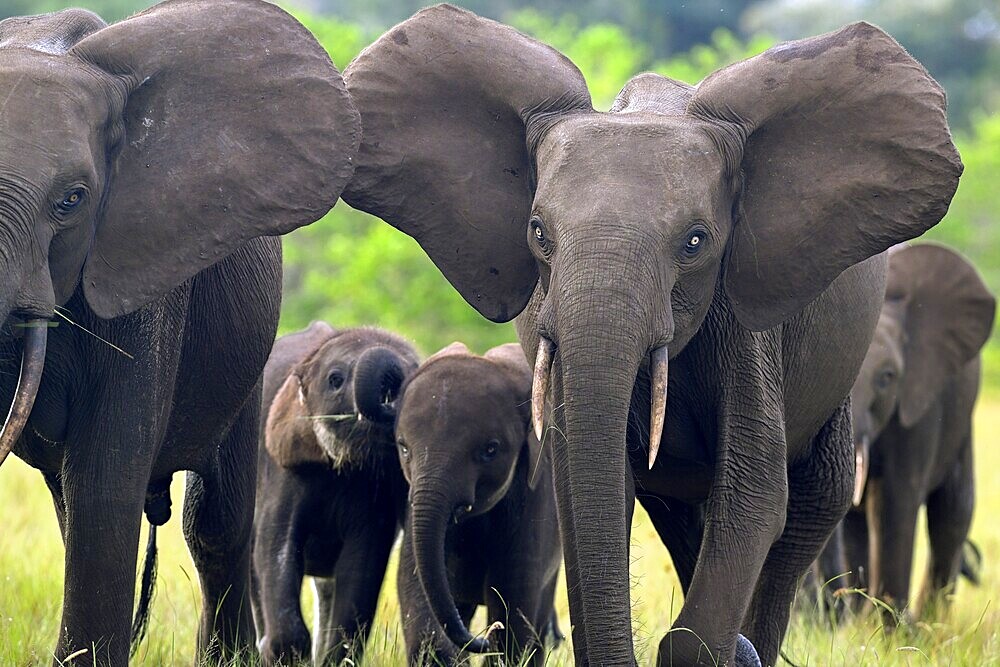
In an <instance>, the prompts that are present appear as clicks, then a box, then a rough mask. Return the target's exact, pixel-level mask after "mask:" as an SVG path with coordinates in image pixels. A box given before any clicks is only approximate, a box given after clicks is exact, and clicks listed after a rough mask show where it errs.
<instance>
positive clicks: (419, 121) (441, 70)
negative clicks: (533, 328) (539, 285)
mask: <svg viewBox="0 0 1000 667" xmlns="http://www.w3.org/2000/svg"><path fill="white" fill-rule="evenodd" d="M344 76H345V79H346V81H347V88H348V90H349V91H350V93H351V96H352V98H353V99H354V103H355V104H356V105H357V108H358V111H359V112H360V113H361V118H362V124H363V126H364V132H363V137H362V142H361V149H360V152H359V154H358V160H357V171H356V173H355V175H354V179H353V180H352V181H351V183H350V185H349V186H348V188H347V189H346V190H345V192H344V200H345V201H346V202H347V203H349V204H350V205H351V206H354V207H355V208H359V209H361V210H364V211H367V212H368V213H371V214H373V215H376V216H378V217H380V218H382V219H383V220H385V221H386V222H388V223H389V224H391V225H392V226H394V227H396V228H397V229H400V230H402V231H403V232H406V233H407V234H409V235H410V236H412V237H413V238H415V239H416V240H417V242H419V243H420V245H421V246H422V247H423V249H424V251H425V252H426V253H427V254H428V255H429V256H430V258H431V260H433V262H434V263H435V264H436V265H437V266H438V268H439V269H440V270H441V272H442V273H443V274H444V276H445V278H447V279H448V281H449V282H451V284H452V285H453V286H454V287H455V289H457V290H458V292H459V293H460V294H461V295H462V296H463V297H464V298H465V300H466V301H468V302H469V303H470V304H471V305H472V306H473V307H474V308H475V309H476V310H478V311H479V312H480V313H482V314H483V315H484V316H486V317H487V318H489V319H491V320H493V321H494V322H505V321H507V320H509V319H511V318H513V317H514V316H515V315H517V314H518V313H519V312H521V310H522V309H523V308H524V306H525V304H526V303H527V302H528V298H529V297H530V296H531V292H532V290H533V289H534V286H535V282H536V280H537V278H538V271H537V267H536V264H535V260H534V259H533V257H532V255H531V253H530V251H529V250H528V245H527V224H528V218H529V216H530V210H531V202H532V198H533V196H534V184H533V182H532V181H533V177H532V171H533V167H534V165H533V160H532V156H531V154H530V152H529V149H528V146H527V132H526V124H527V123H528V122H530V121H532V120H534V119H538V118H540V117H543V116H545V117H551V116H552V115H554V114H558V113H565V112H569V111H573V110H577V111H579V110H587V111H592V107H591V104H590V94H589V93H588V91H587V86H586V83H585V82H584V80H583V76H582V75H581V74H580V71H579V70H578V69H577V68H576V67H575V66H574V65H573V63H571V62H570V61H569V60H568V59H567V58H566V57H565V56H563V55H562V54H560V53H559V52H557V51H555V50H554V49H552V48H550V47H548V46H546V45H544V44H541V43H539V42H537V41H535V40H533V39H531V38H529V37H526V36H525V35H522V34H521V33H519V32H517V31H516V30H514V29H513V28H510V27H508V26H504V25H501V24H499V23H496V22H494V21H490V20H487V19H483V18H480V17H479V16H476V15H475V14H473V13H471V12H468V11H465V10H462V9H458V8H456V7H452V6H450V5H437V6H435V7H431V8H429V9H425V10H423V11H421V12H418V13H417V14H415V15H414V16H413V17H412V18H410V19H408V20H406V21H404V22H403V23H401V24H399V25H397V26H396V27H395V28H393V29H392V30H390V31H389V32H387V33H386V34H384V35H383V36H382V37H381V38H380V39H379V40H378V41H377V42H375V43H374V44H372V45H371V46H369V47H368V48H367V49H365V51H363V52H362V53H361V55H359V56H358V57H357V58H356V59H355V60H354V62H352V63H351V64H350V66H348V68H347V70H346V71H345V73H344Z"/></svg>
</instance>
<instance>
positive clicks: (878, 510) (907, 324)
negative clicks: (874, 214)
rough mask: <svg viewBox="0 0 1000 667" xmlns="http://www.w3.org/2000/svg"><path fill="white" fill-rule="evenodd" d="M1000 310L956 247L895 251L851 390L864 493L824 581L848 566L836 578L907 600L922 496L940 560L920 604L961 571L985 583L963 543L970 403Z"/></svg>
mask: <svg viewBox="0 0 1000 667" xmlns="http://www.w3.org/2000/svg"><path fill="white" fill-rule="evenodd" d="M995 309H996V303H995V299H994V297H993V295H992V294H990V292H989V291H988V289H987V288H986V286H985V284H984V283H983V281H982V278H980V276H979V275H978V274H977V273H976V271H975V269H974V268H973V267H972V265H971V264H969V262H968V261H967V260H965V259H964V258H962V257H961V256H960V255H959V254H958V253H956V252H954V251H952V250H950V249H948V248H945V247H943V246H938V245H934V244H913V245H909V246H906V247H903V248H900V249H896V250H894V251H893V252H892V253H891V254H890V262H889V283H888V289H887V292H886V301H885V304H884V305H883V307H882V313H881V316H880V317H879V321H878V327H877V329H876V331H875V338H874V340H873V341H872V344H871V347H870V348H869V349H868V353H867V355H866V356H865V360H864V364H863V365H862V367H861V371H860V373H859V374H858V378H857V380H856V381H855V383H854V388H853V389H852V390H851V401H852V410H853V424H854V443H855V451H856V458H857V461H858V467H859V469H860V471H861V473H862V476H861V477H860V478H859V482H858V484H859V486H858V487H857V490H858V492H859V493H860V492H861V491H862V490H863V495H861V496H860V497H859V496H856V499H857V500H858V501H859V506H858V507H856V508H854V509H853V510H852V511H851V512H850V513H849V514H848V515H847V517H845V519H844V522H843V524H842V526H841V527H840V529H839V530H838V533H837V534H835V535H834V538H833V539H831V542H830V544H829V545H828V546H827V547H826V549H825V550H824V557H823V559H822V561H821V568H820V570H821V573H822V574H821V578H822V580H823V581H826V580H828V579H831V578H833V577H836V576H837V575H840V574H843V573H845V572H849V573H851V574H850V575H849V576H847V577H845V578H843V579H838V580H837V581H836V583H835V584H833V586H834V587H835V588H837V587H841V586H848V587H850V586H857V587H863V588H866V589H868V592H869V594H871V595H873V596H875V597H878V598H880V599H882V600H884V601H885V602H886V603H888V604H889V606H890V607H891V608H893V609H894V610H896V611H897V612H901V611H904V610H908V607H909V605H910V602H911V600H910V578H911V572H912V567H913V549H914V541H915V539H916V523H917V513H918V511H919V510H920V508H921V507H922V506H925V507H926V508H927V529H928V533H929V536H930V565H929V570H928V574H927V580H926V582H925V584H924V587H923V590H922V593H921V599H920V600H919V604H918V605H917V607H918V608H919V609H926V608H927V607H928V606H934V605H935V603H937V602H939V601H941V600H945V599H946V595H947V593H949V592H951V591H952V590H953V589H954V586H955V581H956V579H957V577H958V576H959V574H960V573H961V574H965V575H966V576H967V577H969V578H970V579H971V580H973V581H975V578H976V572H975V569H976V566H977V563H975V562H974V561H975V547H974V546H973V547H972V549H970V550H968V551H967V550H966V549H965V545H966V544H967V539H968V533H969V526H970V525H971V522H972V512H973V506H974V504H975V490H974V489H975V484H974V470H973V460H972V453H973V452H972V412H973V408H974V406H975V402H976V396H977V394H978V393H979V380H980V365H981V360H980V350H981V348H982V346H983V344H984V343H985V342H986V340H987V338H988V337H989V334H990V331H991V329H992V324H993V318H994V313H995ZM866 471H867V479H865V475H864V473H865V472H866ZM845 579H846V580H845ZM887 620H890V621H892V620H894V616H893V615H892V614H887Z"/></svg>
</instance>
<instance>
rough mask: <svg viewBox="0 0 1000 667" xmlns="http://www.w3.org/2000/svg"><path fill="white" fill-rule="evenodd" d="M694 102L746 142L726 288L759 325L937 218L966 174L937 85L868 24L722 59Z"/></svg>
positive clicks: (727, 142) (728, 138)
mask: <svg viewBox="0 0 1000 667" xmlns="http://www.w3.org/2000/svg"><path fill="white" fill-rule="evenodd" d="M688 111H689V113H691V114H693V115H695V116H697V117H699V118H701V119H705V120H708V121H710V125H715V126H716V128H717V130H718V131H717V132H716V134H717V135H718V136H719V137H720V138H721V139H722V141H721V142H720V144H722V145H724V146H727V147H728V150H727V152H729V153H732V154H733V155H732V157H733V158H734V160H733V161H734V163H735V161H736V160H739V159H740V158H739V153H740V150H739V149H740V145H741V144H742V159H741V162H740V166H741V168H742V173H743V179H744V181H743V188H742V196H741V200H740V204H741V209H742V210H741V213H740V214H739V216H738V221H737V223H736V226H735V228H734V230H733V237H732V239H731V240H730V245H729V249H728V251H729V254H728V259H727V263H726V266H725V289H726V292H727V294H728V295H729V298H730V300H731V302H732V304H733V307H734V310H735V313H736V316H737V318H738V319H739V321H740V322H741V323H742V324H743V325H744V326H746V327H748V328H750V329H753V330H764V329H769V328H771V327H773V326H775V325H777V324H780V323H781V322H783V321H784V320H786V319H788V318H789V317H791V316H793V315H795V314H796V313H797V312H799V311H800V310H801V309H802V308H803V307H805V306H806V305H808V304H809V303H810V302H811V301H812V300H813V299H814V298H816V297H817V296H818V295H819V294H820V293H821V292H822V291H823V290H824V289H826V287H827V286H828V285H829V284H830V283H831V282H832V281H833V280H834V279H835V278H836V277H837V276H838V275H840V273H841V272H842V271H844V270H845V269H847V268H848V267H850V266H851V265H853V264H856V263H858V262H860V261H862V260H864V259H866V258H868V257H871V256H872V255H876V254H878V253H880V252H882V251H884V250H885V249H886V248H888V247H889V246H891V245H893V244H895V243H899V242H900V241H904V240H906V239H910V238H914V237H916V236H919V235H920V234H922V233H923V232H924V231H926V230H927V229H929V228H930V227H932V226H933V225H935V224H936V223H937V222H938V221H939V220H940V219H941V217H942V216H943V215H944V214H945V212H946V211H947V210H948V204H949V203H950V201H951V198H952V195H953V194H954V193H955V188H956V187H957V186H958V178H959V176H960V175H961V173H962V163H961V160H960V159H959V155H958V152H957V151H956V150H955V146H954V145H953V144H952V141H951V135H950V133H949V130H948V123H947V119H946V118H945V96H944V92H943V91H942V90H941V87H940V86H938V84H937V83H936V82H935V81H934V80H933V79H932V78H931V77H930V75H929V74H928V73H927V71H926V70H925V69H924V68H923V67H922V66H921V65H920V64H919V63H918V62H917V61H915V60H914V59H913V58H911V57H910V55H909V54H907V53H906V51H905V50H904V49H903V48H902V47H901V46H900V45H899V44H897V43H896V41H895V40H893V39H892V38H891V37H890V36H889V35H887V34H885V33H884V32H882V31H881V30H879V29H878V28H876V27H874V26H871V25H868V24H866V23H856V24H853V25H850V26H847V27H845V28H843V29H841V30H838V31H836V32H832V33H829V34H826V35H821V36H819V37H813V38H810V39H804V40H800V41H796V42H790V43H787V44H783V45H779V46H776V47H774V48H772V49H770V50H768V51H766V52H764V53H762V54H761V55H759V56H756V57H754V58H750V59H749V60H745V61H743V62H740V63H737V64H735V65H731V66H729V67H726V68H725V69H722V70H720V71H718V72H716V73H714V74H712V75H711V76H709V77H708V78H706V79H705V80H704V81H703V82H702V83H701V84H700V85H699V86H698V90H697V91H696V92H695V94H694V97H693V98H692V100H691V103H690V105H689V108H688Z"/></svg>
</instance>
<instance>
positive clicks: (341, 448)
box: [312, 415, 391, 470]
mask: <svg viewBox="0 0 1000 667" xmlns="http://www.w3.org/2000/svg"><path fill="white" fill-rule="evenodd" d="M335 416H336V417H337V418H338V419H336V420H326V419H313V421H312V429H313V434H314V435H315V436H316V441H317V442H318V443H319V446H320V449H322V450H323V453H324V454H326V456H327V458H328V459H329V460H330V467H331V468H333V469H334V470H343V469H348V468H353V469H361V468H364V467H366V466H369V465H370V464H371V463H372V460H373V458H374V457H375V455H376V452H377V451H378V450H379V449H385V450H387V451H388V450H390V449H391V448H390V447H388V446H386V447H384V448H379V447H377V446H376V445H375V442H376V441H377V440H379V438H378V437H377V436H378V435H379V432H381V431H384V430H385V428H384V427H382V426H381V425H379V424H375V423H373V422H371V421H369V420H367V419H360V418H359V417H358V416H357V415H335ZM340 418H343V419H340ZM387 441H388V442H391V437H390V438H387Z"/></svg>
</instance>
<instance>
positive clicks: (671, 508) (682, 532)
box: [639, 494, 703, 595]
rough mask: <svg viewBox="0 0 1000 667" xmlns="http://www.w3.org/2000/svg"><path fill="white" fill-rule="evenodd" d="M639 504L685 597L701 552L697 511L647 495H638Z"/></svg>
mask: <svg viewBox="0 0 1000 667" xmlns="http://www.w3.org/2000/svg"><path fill="white" fill-rule="evenodd" d="M639 502H640V503H641V504H642V506H643V508H644V509H645V510H646V514H648V515H649V520H650V522H651V523H652V524H653V528H654V529H656V534H657V535H659V536H660V540H661V541H662V542H663V546H665V547H666V548H667V551H669V552H670V559H671V560H672V561H673V563H674V570H675V571H676V572H677V578H678V579H680V582H681V590H682V591H683V592H684V594H685V595H687V592H688V589H689V588H690V587H691V579H692V578H693V577H694V568H695V564H696V563H697V562H698V552H699V551H700V550H701V533H702V528H703V524H702V521H701V515H700V513H699V511H698V508H696V507H694V506H692V505H689V504H687V503H684V502H681V501H679V500H675V499H673V498H664V497H662V496H654V495H649V494H640V495H639Z"/></svg>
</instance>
